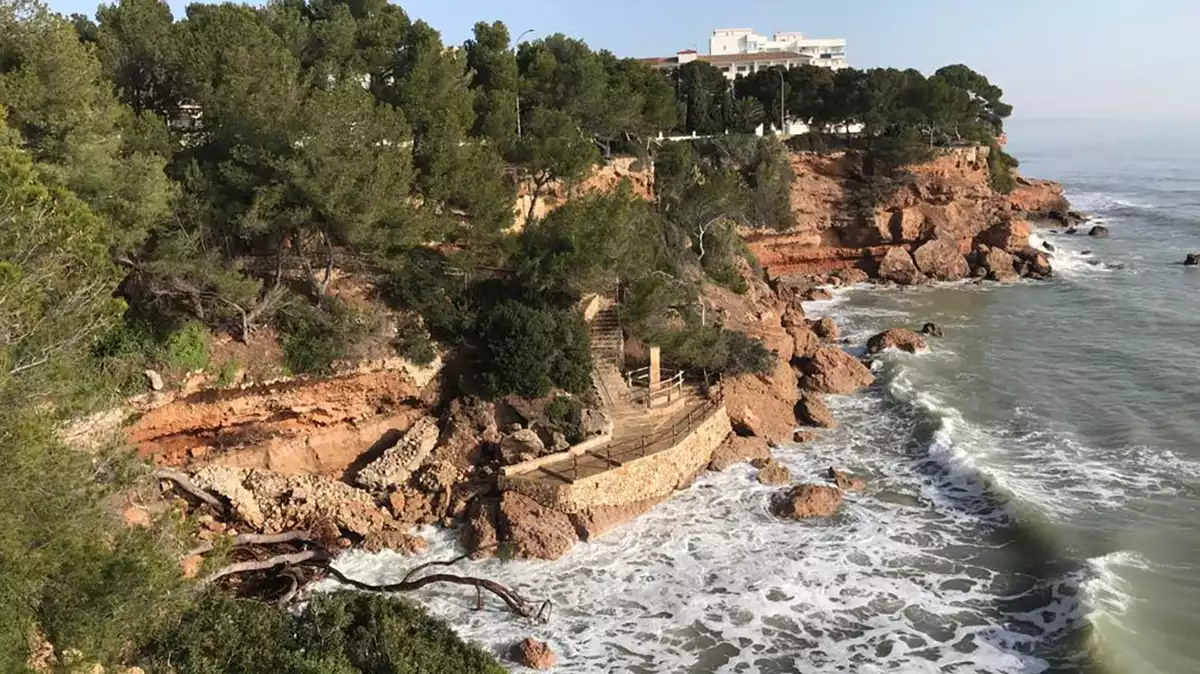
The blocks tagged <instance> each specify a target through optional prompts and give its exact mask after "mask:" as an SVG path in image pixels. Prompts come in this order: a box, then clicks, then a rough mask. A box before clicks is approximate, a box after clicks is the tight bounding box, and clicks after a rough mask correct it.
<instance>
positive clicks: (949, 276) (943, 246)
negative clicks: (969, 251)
mask: <svg viewBox="0 0 1200 674" xmlns="http://www.w3.org/2000/svg"><path fill="white" fill-rule="evenodd" d="M913 260H914V261H916V263H917V269H919V270H921V273H923V274H925V275H926V276H929V277H930V278H934V279H937V280H939V281H958V280H961V279H964V278H966V277H967V275H968V274H970V273H971V267H970V265H968V264H967V260H966V258H964V257H963V255H962V253H961V252H959V250H958V246H956V245H954V244H953V243H950V242H948V241H944V240H941V239H936V240H934V241H930V242H928V243H926V244H925V245H923V246H921V247H920V248H918V249H917V250H916V252H915V253H913Z"/></svg>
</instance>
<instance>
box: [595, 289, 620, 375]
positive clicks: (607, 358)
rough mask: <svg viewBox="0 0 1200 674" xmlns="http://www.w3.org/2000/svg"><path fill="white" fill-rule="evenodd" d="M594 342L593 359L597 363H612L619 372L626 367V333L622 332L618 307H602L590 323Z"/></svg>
mask: <svg viewBox="0 0 1200 674" xmlns="http://www.w3.org/2000/svg"><path fill="white" fill-rule="evenodd" d="M588 337H589V338H590V340H591V343H592V360H593V361H595V363H596V365H597V366H599V365H601V364H605V363H607V364H611V365H612V366H613V367H614V368H616V370H617V372H618V378H620V377H619V373H620V371H621V370H622V369H623V368H624V367H625V335H624V334H623V333H622V332H621V316H620V314H618V313H617V307H616V305H615V304H614V305H613V306H610V307H606V308H604V309H601V310H600V312H599V313H597V314H596V317H595V318H593V319H592V322H591V323H590V324H588Z"/></svg>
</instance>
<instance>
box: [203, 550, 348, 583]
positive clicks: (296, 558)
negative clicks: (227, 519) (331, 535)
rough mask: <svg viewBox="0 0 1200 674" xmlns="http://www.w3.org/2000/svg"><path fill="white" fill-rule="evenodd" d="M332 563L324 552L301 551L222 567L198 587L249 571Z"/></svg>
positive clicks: (331, 559) (331, 558) (330, 558)
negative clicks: (304, 564) (310, 563)
mask: <svg viewBox="0 0 1200 674" xmlns="http://www.w3.org/2000/svg"><path fill="white" fill-rule="evenodd" d="M332 561H333V557H332V556H330V554H329V553H328V552H326V551H324V550H303V551H301V552H293V553H289V554H285V555H275V556H274V557H269V558H267V559H252V560H249V561H245V562H237V563H235V564H230V565H229V566H225V567H222V568H220V569H218V570H216V571H214V572H213V573H212V574H211V575H209V576H208V577H206V578H205V579H204V580H202V581H200V583H199V586H200V587H202V588H203V587H207V586H209V585H211V584H212V583H213V582H214V581H217V580H220V579H222V578H224V577H226V576H232V575H235V574H239V573H249V572H251V571H266V570H267V569H273V568H275V567H277V566H295V565H297V564H302V563H304V562H314V563H320V564H326V565H327V564H329V563H330V562H332Z"/></svg>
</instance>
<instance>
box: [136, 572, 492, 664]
mask: <svg viewBox="0 0 1200 674" xmlns="http://www.w3.org/2000/svg"><path fill="white" fill-rule="evenodd" d="M144 664H145V665H146V666H147V667H148V668H149V669H150V671H154V672H165V673H167V674H220V673H224V672H239V673H241V674H276V673H278V672H297V673H301V674H353V673H356V672H364V673H366V672H370V673H372V674H374V673H377V672H378V673H384V672H386V673H387V674H442V673H443V672H445V673H449V672H454V673H455V674H502V673H503V672H504V669H503V668H502V667H501V666H500V665H499V664H498V663H497V662H496V661H495V660H494V659H493V658H492V657H491V656H489V655H488V654H487V653H485V652H484V651H482V650H481V649H479V648H478V647H476V646H473V645H469V644H466V643H464V642H463V641H462V640H461V639H459V638H458V636H457V635H455V634H454V632H453V631H452V630H451V629H450V628H449V627H448V626H447V625H446V624H445V623H444V622H442V621H441V620H438V619H436V618H432V617H430V616H429V615H428V614H427V613H426V612H425V611H424V610H422V609H421V608H419V607H417V606H414V605H413V604H411V603H409V602H408V601H406V600H404V599H399V598H391V597H383V596H379V595H374V594H366V593H357V592H345V593H338V594H333V595H321V596H318V597H316V598H315V599H313V601H312V602H311V603H310V604H309V606H308V608H307V609H306V610H305V611H304V612H303V613H301V614H300V615H298V616H292V615H290V614H288V613H285V612H282V611H279V610H277V609H275V608H274V607H272V606H268V605H266V604H262V603H258V602H254V601H246V600H236V599H230V598H228V597H223V596H219V595H210V596H207V597H206V598H205V599H204V600H203V601H202V602H201V603H200V604H199V605H198V606H196V607H195V608H194V609H193V610H192V611H190V612H189V613H188V614H187V615H185V616H184V617H183V619H182V620H181V621H180V622H179V624H178V626H177V627H176V628H175V629H174V630H172V631H171V632H169V633H168V634H166V635H165V636H163V637H162V638H160V639H158V640H157V641H156V642H155V643H154V644H153V646H152V647H151V648H150V649H148V651H147V656H146V657H145V658H144Z"/></svg>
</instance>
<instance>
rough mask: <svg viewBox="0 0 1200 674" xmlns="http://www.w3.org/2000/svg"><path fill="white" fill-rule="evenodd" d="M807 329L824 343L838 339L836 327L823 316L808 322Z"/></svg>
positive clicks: (830, 319) (835, 324)
mask: <svg viewBox="0 0 1200 674" xmlns="http://www.w3.org/2000/svg"><path fill="white" fill-rule="evenodd" d="M808 327H809V329H810V330H812V331H813V332H814V333H815V334H816V335H817V336H818V337H820V338H821V339H822V340H824V341H826V342H836V341H837V338H838V326H837V323H834V322H833V319H832V318H830V317H828V316H825V317H823V318H819V319H816V320H811V321H809V322H808Z"/></svg>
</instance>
